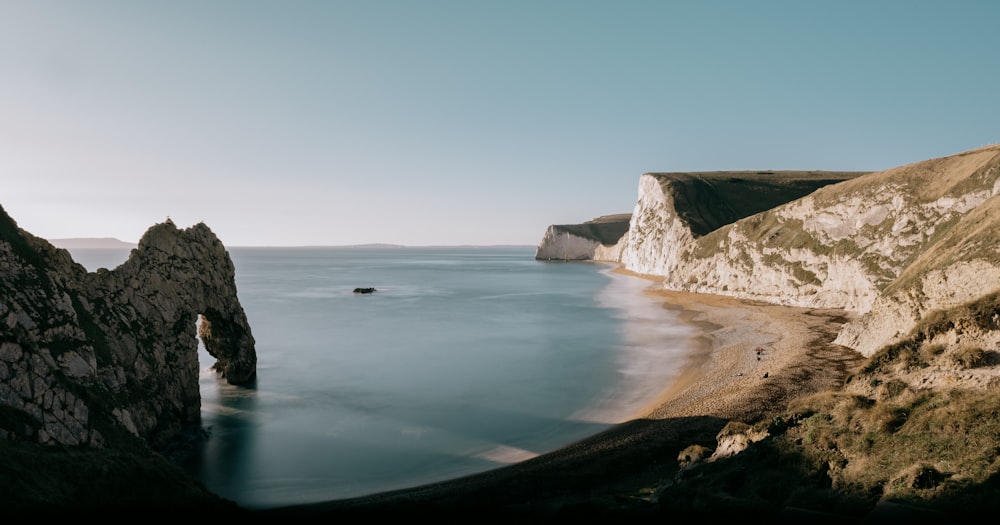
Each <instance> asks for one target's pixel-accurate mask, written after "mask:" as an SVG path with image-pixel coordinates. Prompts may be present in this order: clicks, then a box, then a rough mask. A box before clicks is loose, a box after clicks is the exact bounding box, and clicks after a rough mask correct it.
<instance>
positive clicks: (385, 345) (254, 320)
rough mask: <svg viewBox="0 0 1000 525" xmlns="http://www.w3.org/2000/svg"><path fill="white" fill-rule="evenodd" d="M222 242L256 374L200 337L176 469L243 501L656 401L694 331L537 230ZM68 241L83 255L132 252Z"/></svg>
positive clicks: (458, 466)
mask: <svg viewBox="0 0 1000 525" xmlns="http://www.w3.org/2000/svg"><path fill="white" fill-rule="evenodd" d="M229 251H230V255H231V256H232V258H233V261H234V263H235V265H236V281H237V287H238V293H239V298H240V302H241V304H242V305H243V307H244V310H245V311H246V314H247V317H248V319H249V321H250V325H251V328H252V330H253V335H254V337H255V339H256V341H257V348H256V350H257V356H258V371H257V373H258V380H257V384H256V386H255V387H254V388H246V387H234V386H232V385H228V384H226V383H225V382H223V381H220V380H219V379H218V378H217V377H216V375H215V374H214V373H213V372H212V371H211V370H210V369H209V366H211V364H212V363H213V362H214V360H213V359H212V358H211V357H210V356H209V355H208V354H207V353H206V352H205V351H204V349H203V348H202V349H200V350H199V352H200V361H201V365H202V375H201V393H202V419H203V425H204V427H205V429H206V430H207V431H208V433H209V437H208V439H207V440H206V442H205V443H204V445H203V447H202V448H201V450H200V451H199V453H198V455H197V457H196V458H195V460H193V461H192V462H191V464H190V465H187V467H186V468H188V469H189V470H190V472H192V473H193V474H194V475H196V476H197V477H198V478H199V479H201V480H202V481H203V482H204V483H205V485H206V486H208V488H209V489H211V490H213V491H214V492H216V493H218V494H220V495H221V496H223V497H226V498H228V499H231V500H233V501H235V502H237V503H239V504H241V505H242V506H244V507H248V508H264V507H273V506H283V505H290V504H299V503H309V502H316V501H323V500H331V499H341V498H349V497H355V496H362V495H367V494H372V493H377V492H383V491H387V490H394V489H400V488H406V487H412V486H416V485H421V484H425V483H429V482H434V481H441V480H445V479H449V478H455V477H459V476H464V475H467V474H472V473H477V472H482V471H485V470H489V469H493V468H497V467H500V466H503V465H505V464H509V463H512V462H517V461H522V460H524V459H527V458H530V457H533V456H535V455H537V454H541V453H544V452H549V451H552V450H554V449H556V448H559V447H562V446H565V445H568V444H570V443H572V442H574V441H577V440H579V439H581V438H584V437H586V436H588V435H592V434H594V433H597V432H599V431H601V430H604V429H606V428H608V427H609V426H610V425H612V424H615V423H619V422H621V421H623V420H624V419H625V418H626V417H627V416H629V415H631V414H632V413H634V411H636V410H638V409H640V408H641V407H643V406H644V405H645V404H646V403H648V402H649V401H651V400H653V399H654V398H655V397H656V395H657V394H658V393H659V392H660V391H661V390H662V389H663V388H664V387H665V386H666V385H667V384H668V383H669V382H670V380H672V379H673V378H674V377H675V375H676V374H677V369H678V364H679V363H680V362H681V361H682V360H683V359H682V358H683V356H684V355H685V352H686V348H687V346H686V345H687V343H686V341H687V339H688V337H689V335H690V329H689V328H687V327H685V326H683V325H680V324H679V323H677V322H676V316H675V314H674V313H672V312H670V311H668V310H666V309H664V308H662V307H661V305H660V304H659V303H658V302H657V301H655V300H654V299H653V298H651V297H649V296H647V295H645V294H643V293H642V292H643V290H644V289H645V288H646V287H648V286H649V283H648V282H647V281H645V280H642V279H639V278H636V277H630V276H624V275H621V274H618V273H615V272H612V269H613V267H611V266H608V265H603V264H598V263H564V262H542V261H536V260H534V247H457V248H451V247H449V248H414V247H406V248H402V247H336V248H230V250H229ZM73 255H74V257H75V259H76V260H77V261H78V262H80V263H81V264H83V265H84V266H86V267H87V268H88V269H90V270H94V269H96V268H98V267H107V268H113V267H114V266H116V265H117V264H119V263H120V262H121V261H123V260H124V259H125V257H127V251H121V250H73ZM369 286H370V287H375V288H377V292H375V293H373V294H370V295H367V294H366V295H361V294H354V293H353V292H352V291H353V289H354V288H355V287H369ZM192 330H194V327H192Z"/></svg>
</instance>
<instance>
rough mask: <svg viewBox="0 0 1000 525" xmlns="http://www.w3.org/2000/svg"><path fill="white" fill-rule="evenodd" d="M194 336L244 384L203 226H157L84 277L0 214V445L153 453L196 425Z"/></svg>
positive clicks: (242, 326) (218, 269)
mask: <svg viewBox="0 0 1000 525" xmlns="http://www.w3.org/2000/svg"><path fill="white" fill-rule="evenodd" d="M199 316H200V319H201V322H200V323H199V322H198V319H199ZM196 334H197V335H198V336H200V338H201V340H202V342H203V343H204V345H205V348H206V349H207V350H208V352H209V353H210V354H211V355H212V356H214V357H215V358H216V359H217V361H216V363H215V364H214V368H215V369H216V370H217V371H218V372H219V374H220V375H221V376H222V377H224V378H226V380H228V381H229V382H230V383H233V384H247V383H251V382H253V381H254V379H255V377H256V353H255V348H254V338H253V336H252V334H251V330H250V326H249V324H248V323H247V319H246V315H245V314H244V311H243V308H242V306H241V305H240V302H239V299H238V298H237V290H236V284H235V269H234V266H233V263H232V260H231V259H230V257H229V254H228V252H227V251H226V249H225V247H224V246H223V245H222V243H221V242H220V241H219V239H218V238H217V237H216V236H215V234H214V233H212V231H211V230H210V229H209V228H208V227H207V226H206V225H204V224H197V225H195V226H192V227H190V228H187V229H178V228H177V227H176V226H175V225H174V224H173V223H172V222H170V221H169V219H168V220H167V221H166V222H164V223H161V224H157V225H155V226H153V227H151V228H149V230H148V231H147V232H146V233H145V235H144V236H143V237H142V239H141V240H140V241H139V244H138V247H137V248H135V249H134V250H132V253H131V255H130V256H129V258H128V260H127V261H125V262H124V263H123V264H122V265H120V266H119V267H117V268H115V269H113V270H107V269H100V270H98V271H97V272H94V273H88V272H87V271H86V269H84V268H83V266H81V265H79V264H77V263H76V262H74V261H73V259H72V257H71V256H70V254H69V252H67V251H66V250H63V249H58V248H55V247H54V246H52V245H51V244H50V243H49V242H48V241H46V240H44V239H41V238H38V237H35V236H33V235H31V234H30V233H28V232H25V231H23V230H21V229H20V228H18V226H17V224H16V223H15V221H14V220H13V219H11V218H10V217H9V216H8V215H7V214H6V212H4V211H3V210H2V208H0V437H2V438H5V439H8V440H16V441H23V442H35V443H40V444H45V445H55V444H58V445H83V446H88V447H102V446H105V445H106V444H109V443H116V442H121V441H123V440H131V439H134V438H141V439H142V440H145V441H146V442H148V443H149V444H150V445H152V446H153V447H154V448H156V447H158V446H162V445H164V444H165V443H166V442H168V441H169V440H170V439H171V438H172V437H174V436H175V435H176V434H177V433H178V432H180V431H181V430H183V429H185V428H188V427H191V426H196V425H197V424H198V423H199V420H200V408H201V407H200V405H201V398H200V393H199V389H198V375H199V363H198V339H197V337H196Z"/></svg>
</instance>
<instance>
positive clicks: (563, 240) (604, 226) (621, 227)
mask: <svg viewBox="0 0 1000 525" xmlns="http://www.w3.org/2000/svg"><path fill="white" fill-rule="evenodd" d="M631 218H632V215H631V214H628V213H620V214H617V215H603V216H601V217H597V218H596V219H593V220H590V221H587V222H585V223H583V224H555V225H552V226H549V228H548V229H547V230H546V231H545V235H544V236H543V237H542V242H541V243H540V244H539V245H538V247H537V248H536V249H535V259H538V260H546V261H552V260H558V261H580V260H592V259H616V258H617V252H616V251H613V250H614V248H615V247H616V246H617V245H618V241H619V240H621V238H622V236H623V235H625V233H626V232H628V228H629V220H630V219H631Z"/></svg>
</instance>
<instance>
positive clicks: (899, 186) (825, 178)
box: [605, 145, 1000, 355]
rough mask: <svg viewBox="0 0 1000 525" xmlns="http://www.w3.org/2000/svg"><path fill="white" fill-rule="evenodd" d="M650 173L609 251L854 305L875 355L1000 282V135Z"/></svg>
mask: <svg viewBox="0 0 1000 525" xmlns="http://www.w3.org/2000/svg"><path fill="white" fill-rule="evenodd" d="M739 173H740V172H730V173H729V174H728V175H727V176H724V175H722V174H718V173H715V174H697V173H695V174H691V173H687V174H645V175H643V176H642V177H641V178H640V181H639V196H638V200H637V203H636V206H635V209H634V211H633V212H632V219H631V222H630V227H629V231H628V233H627V234H626V235H625V236H624V237H623V238H622V240H621V241H620V242H619V244H618V246H616V247H615V248H614V249H609V250H608V252H610V253H612V254H613V256H612V257H609V258H607V259H605V260H610V261H613V262H618V263H621V264H622V265H623V266H624V267H625V268H626V269H628V270H631V271H634V272H636V273H640V274H647V275H655V276H660V277H662V278H663V286H664V287H666V288H668V289H671V290H685V291H691V292H698V293H712V294H722V295H730V296H735V297H741V298H747V299H754V300H761V301H767V302H772V303H778V304H785V305H792V306H802V307H820V308H843V309H846V310H849V311H850V312H852V313H854V314H856V317H857V318H856V320H855V321H852V322H851V323H849V324H848V325H846V326H845V328H844V329H843V331H842V332H841V334H840V335H839V337H838V338H837V343H838V344H842V345H844V346H848V347H850V348H853V349H856V350H858V351H859V352H861V353H862V354H864V355H871V354H872V353H873V352H874V351H875V350H877V349H878V348H880V347H881V346H883V345H886V344H890V343H892V342H893V341H896V340H898V339H899V338H900V337H903V336H904V334H906V333H908V332H909V330H910V329H912V327H913V326H914V325H915V323H916V322H917V321H918V320H919V319H920V318H921V317H922V316H924V315H925V314H926V313H927V312H930V311H932V310H938V309H946V308H950V307H954V306H956V305H959V304H962V303H965V302H968V301H971V300H973V299H975V298H977V297H981V296H983V295H984V294H987V293H990V292H993V291H995V290H997V289H998V288H1000V256H998V253H1000V252H998V250H997V248H996V247H997V246H1000V233H998V232H1000V209H998V207H1000V197H998V196H997V195H998V194H1000V145H993V146H987V147H983V148H979V149H976V150H971V151H967V152H963V153H959V154H955V155H951V156H948V157H943V158H938V159H930V160H927V161H923V162H917V163H913V164H909V165H906V166H901V167H898V168H893V169H890V170H886V171H881V172H874V173H823V172H773V173H752V174H751V173H744V174H743V175H739V176H737V175H738V174H739Z"/></svg>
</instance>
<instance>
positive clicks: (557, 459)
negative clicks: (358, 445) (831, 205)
mask: <svg viewBox="0 0 1000 525" xmlns="http://www.w3.org/2000/svg"><path fill="white" fill-rule="evenodd" d="M616 271H618V272H621V273H624V274H628V275H633V276H636V277H640V278H645V279H648V280H650V288H649V289H648V290H647V293H650V294H654V295H655V296H657V297H659V298H660V299H661V300H662V301H663V304H664V307H665V308H668V309H671V310H674V311H676V312H677V314H678V316H679V318H680V319H681V321H683V322H685V323H689V324H691V325H692V326H694V327H695V328H696V330H695V331H694V335H693V336H692V338H691V341H690V345H691V352H690V353H689V354H688V356H687V358H686V359H687V362H686V363H685V364H684V368H683V371H682V372H681V374H680V375H679V376H678V377H677V379H676V380H675V381H673V382H672V383H671V384H670V385H667V386H666V388H665V390H664V391H663V392H662V394H661V395H660V396H659V397H658V398H657V399H656V400H655V402H653V403H651V404H649V405H648V406H647V407H646V408H645V409H643V410H642V411H641V412H640V413H639V414H636V415H635V417H634V418H633V419H631V420H628V421H626V422H625V423H621V424H619V425H615V426H614V427H612V428H610V429H608V430H606V431H604V432H601V433H599V434H597V435H595V436H592V437H589V438H586V439H584V440H581V441H579V442H577V443H573V444H571V445H569V446H566V447H563V448H561V449H558V450H556V451H553V452H550V453H547V454H543V455H541V456H538V457H535V458H533V459H530V460H527V461H524V462H521V463H517V464H514V465H510V466H505V467H501V468H498V469H495V470H491V471H488V472H484V473H480V474H473V475H470V476H466V477H463V478H458V479H454V480H450V481H444V482H440V483H434V484H430V485H425V486H420V487H415V488H411V489H404V490H399V491H393V492H387V493H381V494H375V495H371V496H365V497H360V498H353V499H346V500H337V501H330V502H323V503H316V504H309V505H301V506H295V507H287V508H281V509H271V510H264V511H258V513H259V514H261V515H263V516H267V517H283V518H284V517H293V516H294V517H299V518H303V517H320V518H329V517H334V516H338V517H345V518H347V517H358V518H369V517H373V516H376V515H390V514H392V515H395V514H399V513H405V514H406V515H407V516H411V517H412V516H415V515H417V514H420V515H425V514H426V515H429V516H433V517H435V518H454V519H456V520H462V521H466V520H468V519H475V520H476V521H477V522H482V521H483V520H488V521H504V522H505V521H509V520H511V519H518V520H521V521H523V520H524V519H531V518H536V517H537V518H540V519H545V518H551V517H552V516H553V515H558V516H561V517H572V516H575V515H580V516H583V517H593V516H594V515H595V514H596V515H600V514H602V513H608V512H615V511H614V510H612V509H617V508H621V509H623V510H622V512H628V513H635V512H636V509H641V508H642V502H641V501H639V500H641V496H640V495H641V494H642V493H643V491H648V490H649V489H651V488H655V487H656V486H657V485H659V484H660V483H662V482H663V481H665V480H669V479H672V478H673V476H674V475H675V474H676V472H677V469H678V464H677V456H678V454H679V452H680V451H681V450H683V449H684V448H686V447H688V446H689V445H692V444H701V445H704V446H707V447H709V448H715V444H716V443H715V436H716V434H717V433H718V432H719V430H721V429H722V427H723V426H724V425H725V424H726V423H727V422H729V421H730V420H735V421H742V422H745V423H754V422H757V421H762V420H765V419H768V418H770V417H771V416H773V415H775V414H777V413H780V412H781V411H782V410H783V409H784V408H785V407H786V406H787V403H788V401H789V400H790V399H793V398H795V397H797V396H800V395H803V394H808V393H812V392H817V391H822V390H827V389H833V388H837V387H839V386H840V385H842V384H843V381H844V380H845V379H846V377H847V375H848V374H849V373H851V372H853V371H854V370H856V368H857V367H858V366H860V364H861V363H862V362H863V358H862V356H861V355H860V354H858V353H857V352H854V351H853V350H850V349H847V348H845V347H842V346H839V345H834V344H833V343H832V341H833V340H834V338H835V337H836V334H837V331H838V330H839V329H840V327H841V326H842V325H843V323H845V322H847V321H848V320H849V319H850V316H849V314H847V313H846V312H844V311H842V310H830V309H815V308H796V307H787V306H778V305H773V304H768V303H762V302H756V301H747V300H742V299H736V298H732V297H726V296H719V295H706V294H693V293H688V292H675V291H668V290H664V289H662V288H660V287H659V285H658V283H659V279H657V278H656V277H651V276H641V275H636V274H634V273H631V272H628V271H625V270H621V269H618V270H616ZM758 349H760V350H759V351H758ZM765 375H766V376H765ZM626 509H627V510H626ZM629 517H630V518H635V517H638V516H634V515H630V516H629ZM657 517H658V518H659V519H662V517H663V516H659V515H657Z"/></svg>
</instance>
